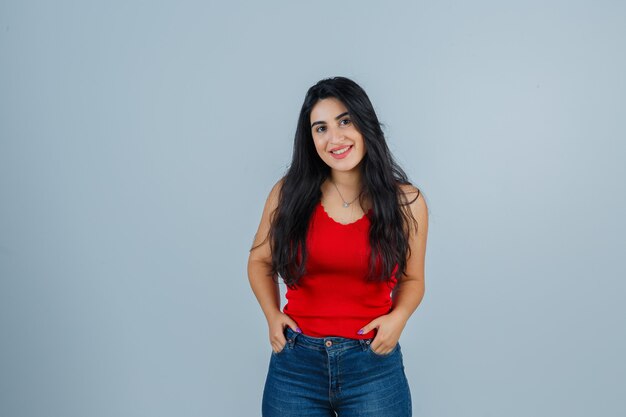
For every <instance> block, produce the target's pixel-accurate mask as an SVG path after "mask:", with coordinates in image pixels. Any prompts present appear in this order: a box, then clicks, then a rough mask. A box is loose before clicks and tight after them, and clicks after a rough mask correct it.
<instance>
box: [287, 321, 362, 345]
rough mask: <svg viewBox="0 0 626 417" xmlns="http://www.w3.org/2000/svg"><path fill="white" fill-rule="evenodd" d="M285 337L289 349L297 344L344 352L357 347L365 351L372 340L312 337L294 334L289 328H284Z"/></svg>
mask: <svg viewBox="0 0 626 417" xmlns="http://www.w3.org/2000/svg"><path fill="white" fill-rule="evenodd" d="M285 336H286V338H287V343H288V344H289V345H291V347H293V345H294V344H296V343H297V344H299V345H302V346H306V347H308V348H311V349H317V350H345V349H349V348H353V347H357V346H359V347H361V348H362V349H364V350H365V349H367V348H368V347H369V345H370V343H371V342H372V340H374V338H373V337H372V338H369V339H350V338H347V337H341V336H327V337H313V336H307V335H305V334H302V333H298V332H295V331H293V330H292V329H291V327H289V326H286V327H285Z"/></svg>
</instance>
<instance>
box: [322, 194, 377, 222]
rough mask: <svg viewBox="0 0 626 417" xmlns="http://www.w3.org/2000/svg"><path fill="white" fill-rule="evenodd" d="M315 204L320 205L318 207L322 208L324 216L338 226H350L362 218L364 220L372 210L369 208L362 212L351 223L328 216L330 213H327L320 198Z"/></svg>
mask: <svg viewBox="0 0 626 417" xmlns="http://www.w3.org/2000/svg"><path fill="white" fill-rule="evenodd" d="M317 204H318V205H319V206H320V208H321V209H322V211H323V212H324V214H325V215H326V218H328V219H329V220H330V221H332V222H333V223H335V224H338V225H339V226H352V225H353V224H357V223H359V222H362V221H363V220H365V218H366V217H367V215H368V214H369V213H370V212H371V211H372V209H371V208H370V209H369V210H367V212H366V213H364V214H363V216H361V217H360V218H359V219H357V220H355V221H353V222H352V223H339V222H338V221H337V220H335V219H333V218H332V217H330V214H328V212H327V211H326V208H325V207H324V205H323V204H322V200H320V201H319V202H318V203H317Z"/></svg>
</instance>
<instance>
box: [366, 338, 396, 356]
mask: <svg viewBox="0 0 626 417" xmlns="http://www.w3.org/2000/svg"><path fill="white" fill-rule="evenodd" d="M399 347H400V342H398V343H396V345H395V346H394V347H393V349H391V352H389V353H385V354H382V355H381V354H380V353H376V352H374V351H373V350H372V345H369V349H367V350H368V351H369V352H370V353H371V354H372V355H374V356H378V357H379V358H386V357H388V356H391V355H393V354H394V353H396V352H397V351H398V348H399Z"/></svg>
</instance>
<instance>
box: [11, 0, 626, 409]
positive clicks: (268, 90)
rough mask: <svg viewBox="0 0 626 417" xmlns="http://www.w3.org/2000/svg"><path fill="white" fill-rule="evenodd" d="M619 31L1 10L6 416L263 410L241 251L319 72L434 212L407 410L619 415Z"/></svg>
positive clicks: (287, 11) (257, 323) (530, 23)
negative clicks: (344, 92) (348, 100)
mask: <svg viewBox="0 0 626 417" xmlns="http://www.w3.org/2000/svg"><path fill="white" fill-rule="evenodd" d="M625 21H626V5H625V3H624V2H618V1H608V0H607V1H548V2H546V1H526V2H512V1H509V2H502V1H475V2H460V1H459V2H450V1H438V2H423V1H422V2H408V1H407V2H394V1H389V2H384V3H383V2H361V1H343V2H335V1H318V2H315V3H310V2H293V1H270V2H253V1H249V2H236V1H235V2H202V1H195V2H192V1H176V2H174V1H171V2H163V1H156V2H155V1H142V2H140V1H106V2H105V1H102V2H93V1H80V2H78V1H54V2H52V1H49V2H45V1H19V2H18V1H2V2H1V3H0V415H3V416H11V417H21V416H64V417H74V416H76V417H78V416H81V417H82V416H90V417H101V416H115V417H126V416H150V417H158V416H164V417H165V416H198V417H200V416H258V415H260V405H261V398H262V389H263V384H264V381H265V376H266V372H267V367H268V364H269V359H270V353H271V345H270V344H269V339H268V332H267V324H266V322H265V318H264V316H263V314H262V312H261V309H260V307H259V305H258V303H257V301H256V299H255V297H254V294H253V293H252V290H251V289H250V286H249V283H248V277H247V258H248V250H249V248H250V245H251V243H252V239H253V237H254V233H255V232H256V228H257V226H258V222H259V220H260V216H261V212H262V209H263V204H264V202H265V199H266V197H267V194H268V192H269V190H270V189H271V187H272V185H273V184H274V183H275V182H276V181H277V180H278V178H280V176H281V175H282V174H283V173H284V172H285V170H286V168H287V166H288V165H289V163H290V158H291V151H292V144H293V136H294V133H295V127H296V120H297V117H298V113H299V110H300V106H301V104H302V100H303V99H304V95H305V93H306V90H307V89H308V88H309V87H310V86H311V85H313V84H314V83H315V82H317V81H318V80H319V79H322V78H325V77H329V76H335V75H343V76H347V77H350V78H352V79H354V80H355V81H356V82H357V83H359V84H360V85H361V86H362V87H363V88H364V89H365V90H366V91H367V93H368V95H369V97H370V99H371V100H372V102H373V104H374V107H375V109H376V111H377V113H378V116H379V118H380V120H381V122H383V123H384V124H385V130H384V131H385V133H386V136H387V140H388V143H389V146H390V148H391V149H392V151H393V152H394V155H395V156H396V157H397V159H398V160H399V162H400V163H401V164H402V166H403V167H404V168H405V170H406V171H407V173H408V174H409V176H410V177H411V180H412V181H413V182H414V184H415V185H417V186H418V187H420V188H421V189H422V191H423V192H424V193H425V195H426V197H427V202H428V203H429V209H430V227H429V238H428V246H427V256H426V258H427V259H426V293H425V297H424V299H423V301H422V303H421V305H420V306H419V308H418V309H417V310H416V312H415V313H414V314H413V316H412V317H411V318H410V320H409V322H408V324H407V326H406V327H405V329H404V332H403V334H402V337H401V343H402V346H403V355H404V363H405V368H406V373H407V377H408V379H409V382H410V385H411V392H412V399H413V411H414V415H415V416H430V417H458V416H464V417H479V416H480V417H488V416H492V417H496V416H507V417H517V416H519V417H522V416H523V417H526V416H534V417H540V416H545V417H554V416H568V417H575V416H581V417H582V416H584V417H587V416H591V415H596V416H623V415H626V405H625V403H624V394H625V392H624V387H625V384H626V362H625V361H624V357H623V354H624V352H626V335H625V332H624V329H626V308H625V307H624V302H623V299H624V295H625V292H626V291H625V290H626V284H625V282H624V278H625V277H626V268H625V266H624V248H625V247H626V245H625V239H624V235H625V232H626V221H625V220H624V213H625V212H626V199H625V196H624V182H625V179H626V168H625V164H624V160H625V157H626V146H625V143H624V142H625V139H626V126H625V124H624V120H626V114H625V113H626V99H625V97H626V82H625V77H624V74H626V52H625V51H626V26H625V25H624V22H625ZM281 289H282V291H283V293H284V290H285V288H284V285H282V286H281ZM283 302H284V300H283Z"/></svg>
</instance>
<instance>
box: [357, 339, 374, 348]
mask: <svg viewBox="0 0 626 417" xmlns="http://www.w3.org/2000/svg"><path fill="white" fill-rule="evenodd" d="M370 342H371V339H359V343H361V349H363V350H367V349H368V348H369V345H370Z"/></svg>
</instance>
